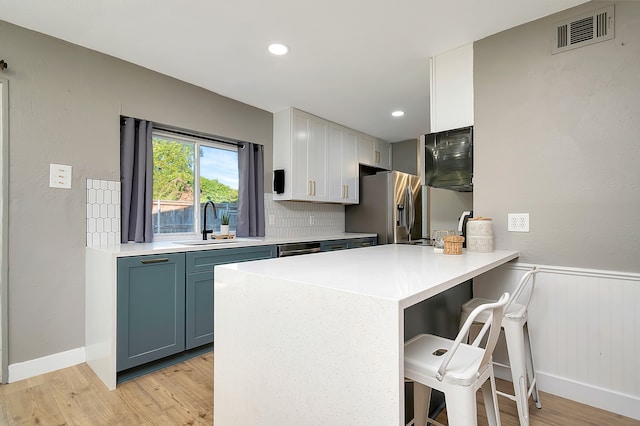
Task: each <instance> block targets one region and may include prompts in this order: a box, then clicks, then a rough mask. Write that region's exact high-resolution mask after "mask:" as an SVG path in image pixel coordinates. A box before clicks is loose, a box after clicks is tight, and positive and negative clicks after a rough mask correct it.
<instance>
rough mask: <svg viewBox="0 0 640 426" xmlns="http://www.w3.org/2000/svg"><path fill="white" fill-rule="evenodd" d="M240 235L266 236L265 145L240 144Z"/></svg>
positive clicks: (238, 234) (238, 225) (238, 224)
mask: <svg viewBox="0 0 640 426" xmlns="http://www.w3.org/2000/svg"><path fill="white" fill-rule="evenodd" d="M238 174H239V175H240V182H239V184H238V222H237V224H236V235H237V236H238V237H264V147H263V146H262V145H258V144H253V143H249V142H242V143H239V144H238Z"/></svg>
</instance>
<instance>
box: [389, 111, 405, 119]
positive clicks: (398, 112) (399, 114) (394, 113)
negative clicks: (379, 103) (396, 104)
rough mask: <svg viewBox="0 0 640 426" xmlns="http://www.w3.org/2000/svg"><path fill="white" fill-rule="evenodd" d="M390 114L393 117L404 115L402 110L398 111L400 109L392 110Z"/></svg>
mask: <svg viewBox="0 0 640 426" xmlns="http://www.w3.org/2000/svg"><path fill="white" fill-rule="evenodd" d="M391 115H392V116H394V117H402V116H403V115H404V111H400V110H397V111H393V112H392V113H391Z"/></svg>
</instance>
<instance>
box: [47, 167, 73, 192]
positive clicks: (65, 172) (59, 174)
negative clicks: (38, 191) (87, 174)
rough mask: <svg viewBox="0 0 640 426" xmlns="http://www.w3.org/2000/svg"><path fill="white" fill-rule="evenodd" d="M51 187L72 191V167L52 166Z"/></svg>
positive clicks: (50, 174)
mask: <svg viewBox="0 0 640 426" xmlns="http://www.w3.org/2000/svg"><path fill="white" fill-rule="evenodd" d="M49 187H51V188H65V189H71V166H65V165H63V164H50V165H49Z"/></svg>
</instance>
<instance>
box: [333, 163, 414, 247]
mask: <svg viewBox="0 0 640 426" xmlns="http://www.w3.org/2000/svg"><path fill="white" fill-rule="evenodd" d="M345 231H346V232H375V233H376V234H378V244H394V243H404V242H407V241H410V240H419V239H420V238H421V237H422V188H421V186H420V178H419V177H418V176H414V175H410V174H407V173H402V172H397V171H389V172H379V173H376V174H374V175H367V176H361V177H360V204H356V205H350V206H346V207H345Z"/></svg>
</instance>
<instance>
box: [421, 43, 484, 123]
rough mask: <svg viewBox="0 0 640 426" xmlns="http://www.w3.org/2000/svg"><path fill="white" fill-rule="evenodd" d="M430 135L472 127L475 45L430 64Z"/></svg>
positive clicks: (432, 60)
mask: <svg viewBox="0 0 640 426" xmlns="http://www.w3.org/2000/svg"><path fill="white" fill-rule="evenodd" d="M429 68H430V79H429V82H430V89H431V94H430V109H431V113H430V116H431V133H434V132H442V131H445V130H452V129H458V128H461V127H467V126H472V125H473V44H467V45H465V46H462V47H459V48H457V49H454V50H451V51H449V52H445V53H443V54H441V55H437V56H434V57H432V58H430V60H429Z"/></svg>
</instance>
